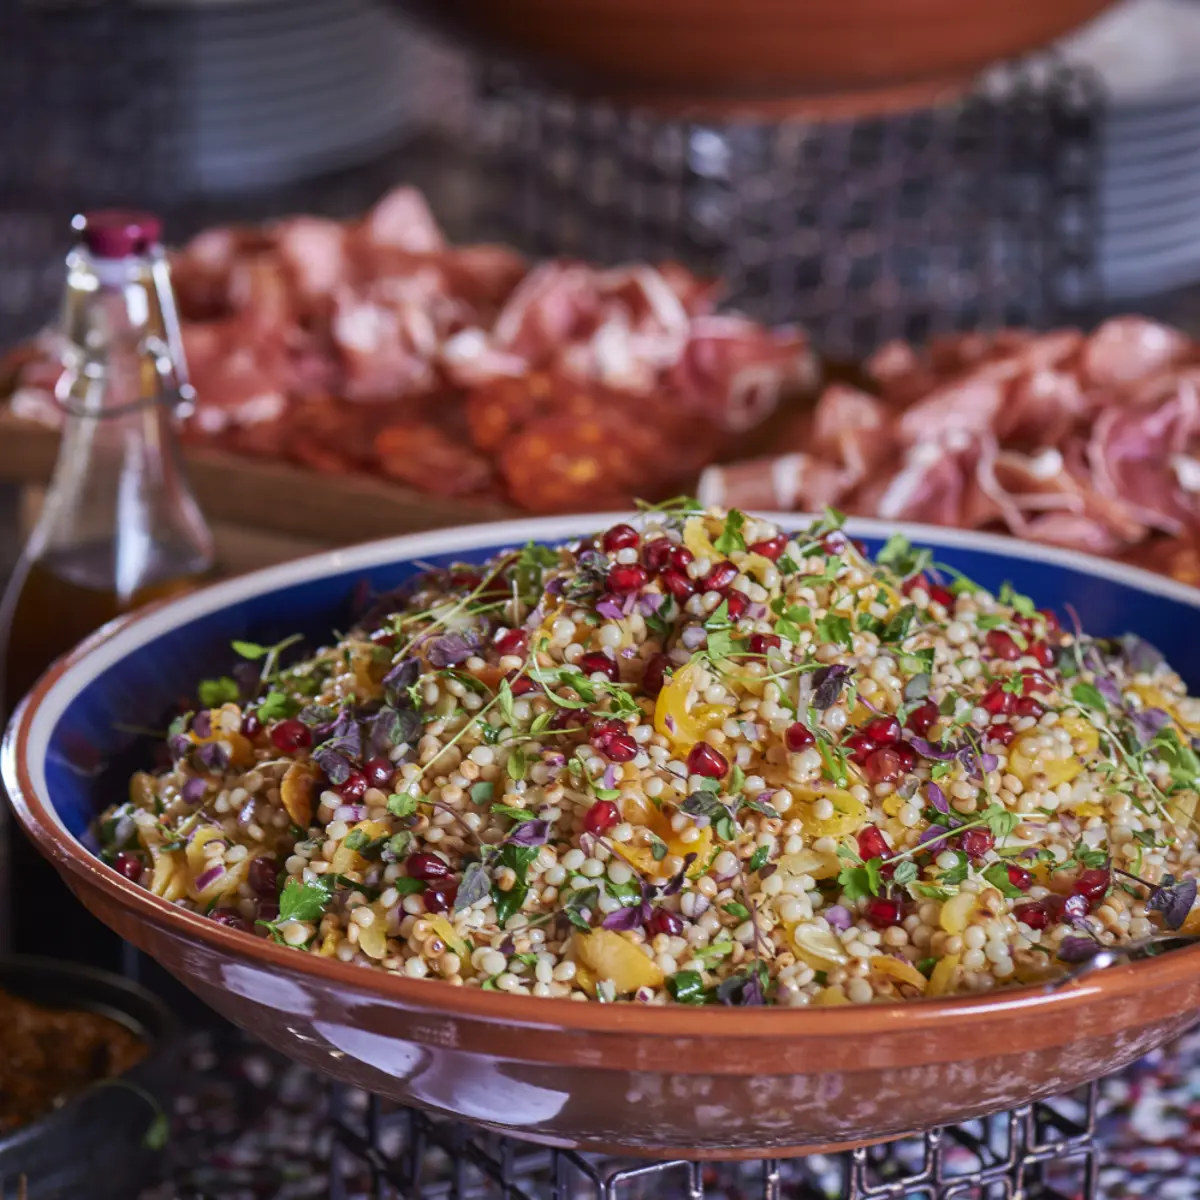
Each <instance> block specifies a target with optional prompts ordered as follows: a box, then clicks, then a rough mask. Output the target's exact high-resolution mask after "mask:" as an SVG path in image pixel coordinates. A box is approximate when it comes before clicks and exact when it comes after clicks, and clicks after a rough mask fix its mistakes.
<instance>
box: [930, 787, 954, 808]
mask: <svg viewBox="0 0 1200 1200" xmlns="http://www.w3.org/2000/svg"><path fill="white" fill-rule="evenodd" d="M925 799H926V800H928V801H929V803H930V804H932V805H933V807H934V808H936V809H937V810H938V812H940V813H948V812H949V811H950V801H949V800H947V799H946V793H945V792H943V791H942V789H941V788H940V787H938V785H937V784H936V783H929V784H927V785H926V787H925Z"/></svg>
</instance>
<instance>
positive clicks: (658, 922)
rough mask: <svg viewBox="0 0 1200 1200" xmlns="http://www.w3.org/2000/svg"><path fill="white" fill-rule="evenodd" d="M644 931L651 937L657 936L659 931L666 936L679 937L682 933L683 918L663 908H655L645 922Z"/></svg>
mask: <svg viewBox="0 0 1200 1200" xmlns="http://www.w3.org/2000/svg"><path fill="white" fill-rule="evenodd" d="M646 932H647V933H649V934H650V936H651V937H657V936H658V934H660V933H665V934H666V935H667V937H680V936H682V934H683V920H682V918H680V917H679V916H678V915H677V914H676V913H673V912H668V911H667V909H665V908H656V909H655V910H654V911H653V912H652V913H651V914H650V920H649V921H647V922H646Z"/></svg>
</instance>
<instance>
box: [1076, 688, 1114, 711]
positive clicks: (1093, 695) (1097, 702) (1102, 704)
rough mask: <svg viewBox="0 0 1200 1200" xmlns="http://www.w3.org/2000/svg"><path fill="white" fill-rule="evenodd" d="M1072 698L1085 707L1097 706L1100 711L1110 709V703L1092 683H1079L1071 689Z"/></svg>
mask: <svg viewBox="0 0 1200 1200" xmlns="http://www.w3.org/2000/svg"><path fill="white" fill-rule="evenodd" d="M1071 699H1072V700H1074V701H1075V703H1076V704H1082V705H1083V706H1084V707H1085V708H1095V709H1098V710H1099V711H1100V712H1106V711H1107V710H1108V704H1107V702H1106V701H1105V699H1104V697H1103V696H1102V695H1101V694H1100V692H1099V691H1098V690H1097V689H1096V688H1095V687H1094V686H1093V685H1092V684H1090V683H1077V684H1076V685H1075V686H1074V687H1073V688H1072V689H1071Z"/></svg>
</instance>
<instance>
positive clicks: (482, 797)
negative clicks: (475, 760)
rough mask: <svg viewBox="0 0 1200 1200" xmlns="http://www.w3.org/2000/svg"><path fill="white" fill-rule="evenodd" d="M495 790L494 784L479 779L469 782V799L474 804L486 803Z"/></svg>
mask: <svg viewBox="0 0 1200 1200" xmlns="http://www.w3.org/2000/svg"><path fill="white" fill-rule="evenodd" d="M495 791H496V785H495V784H493V783H488V782H487V781H486V780H483V779H481V780H480V781H479V782H478V783H473V784H471V799H472V800H473V801H474V802H475V803H476V804H486V803H487V802H488V801H489V800H490V799H491V798H492V796H493V795H494V794H495Z"/></svg>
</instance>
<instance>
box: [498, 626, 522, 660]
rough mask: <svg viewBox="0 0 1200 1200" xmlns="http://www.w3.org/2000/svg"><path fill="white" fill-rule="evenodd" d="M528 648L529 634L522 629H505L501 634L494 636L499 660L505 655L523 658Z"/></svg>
mask: <svg viewBox="0 0 1200 1200" xmlns="http://www.w3.org/2000/svg"><path fill="white" fill-rule="evenodd" d="M528 648H529V634H527V633H526V632H525V630H524V629H506V630H505V631H504V632H503V633H500V634H497V635H496V641H495V649H496V653H497V654H499V655H500V657H501V658H503V657H504V656H505V655H506V654H515V655H517V656H518V657H520V658H524V657H525V651H526V650H527V649H528Z"/></svg>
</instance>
